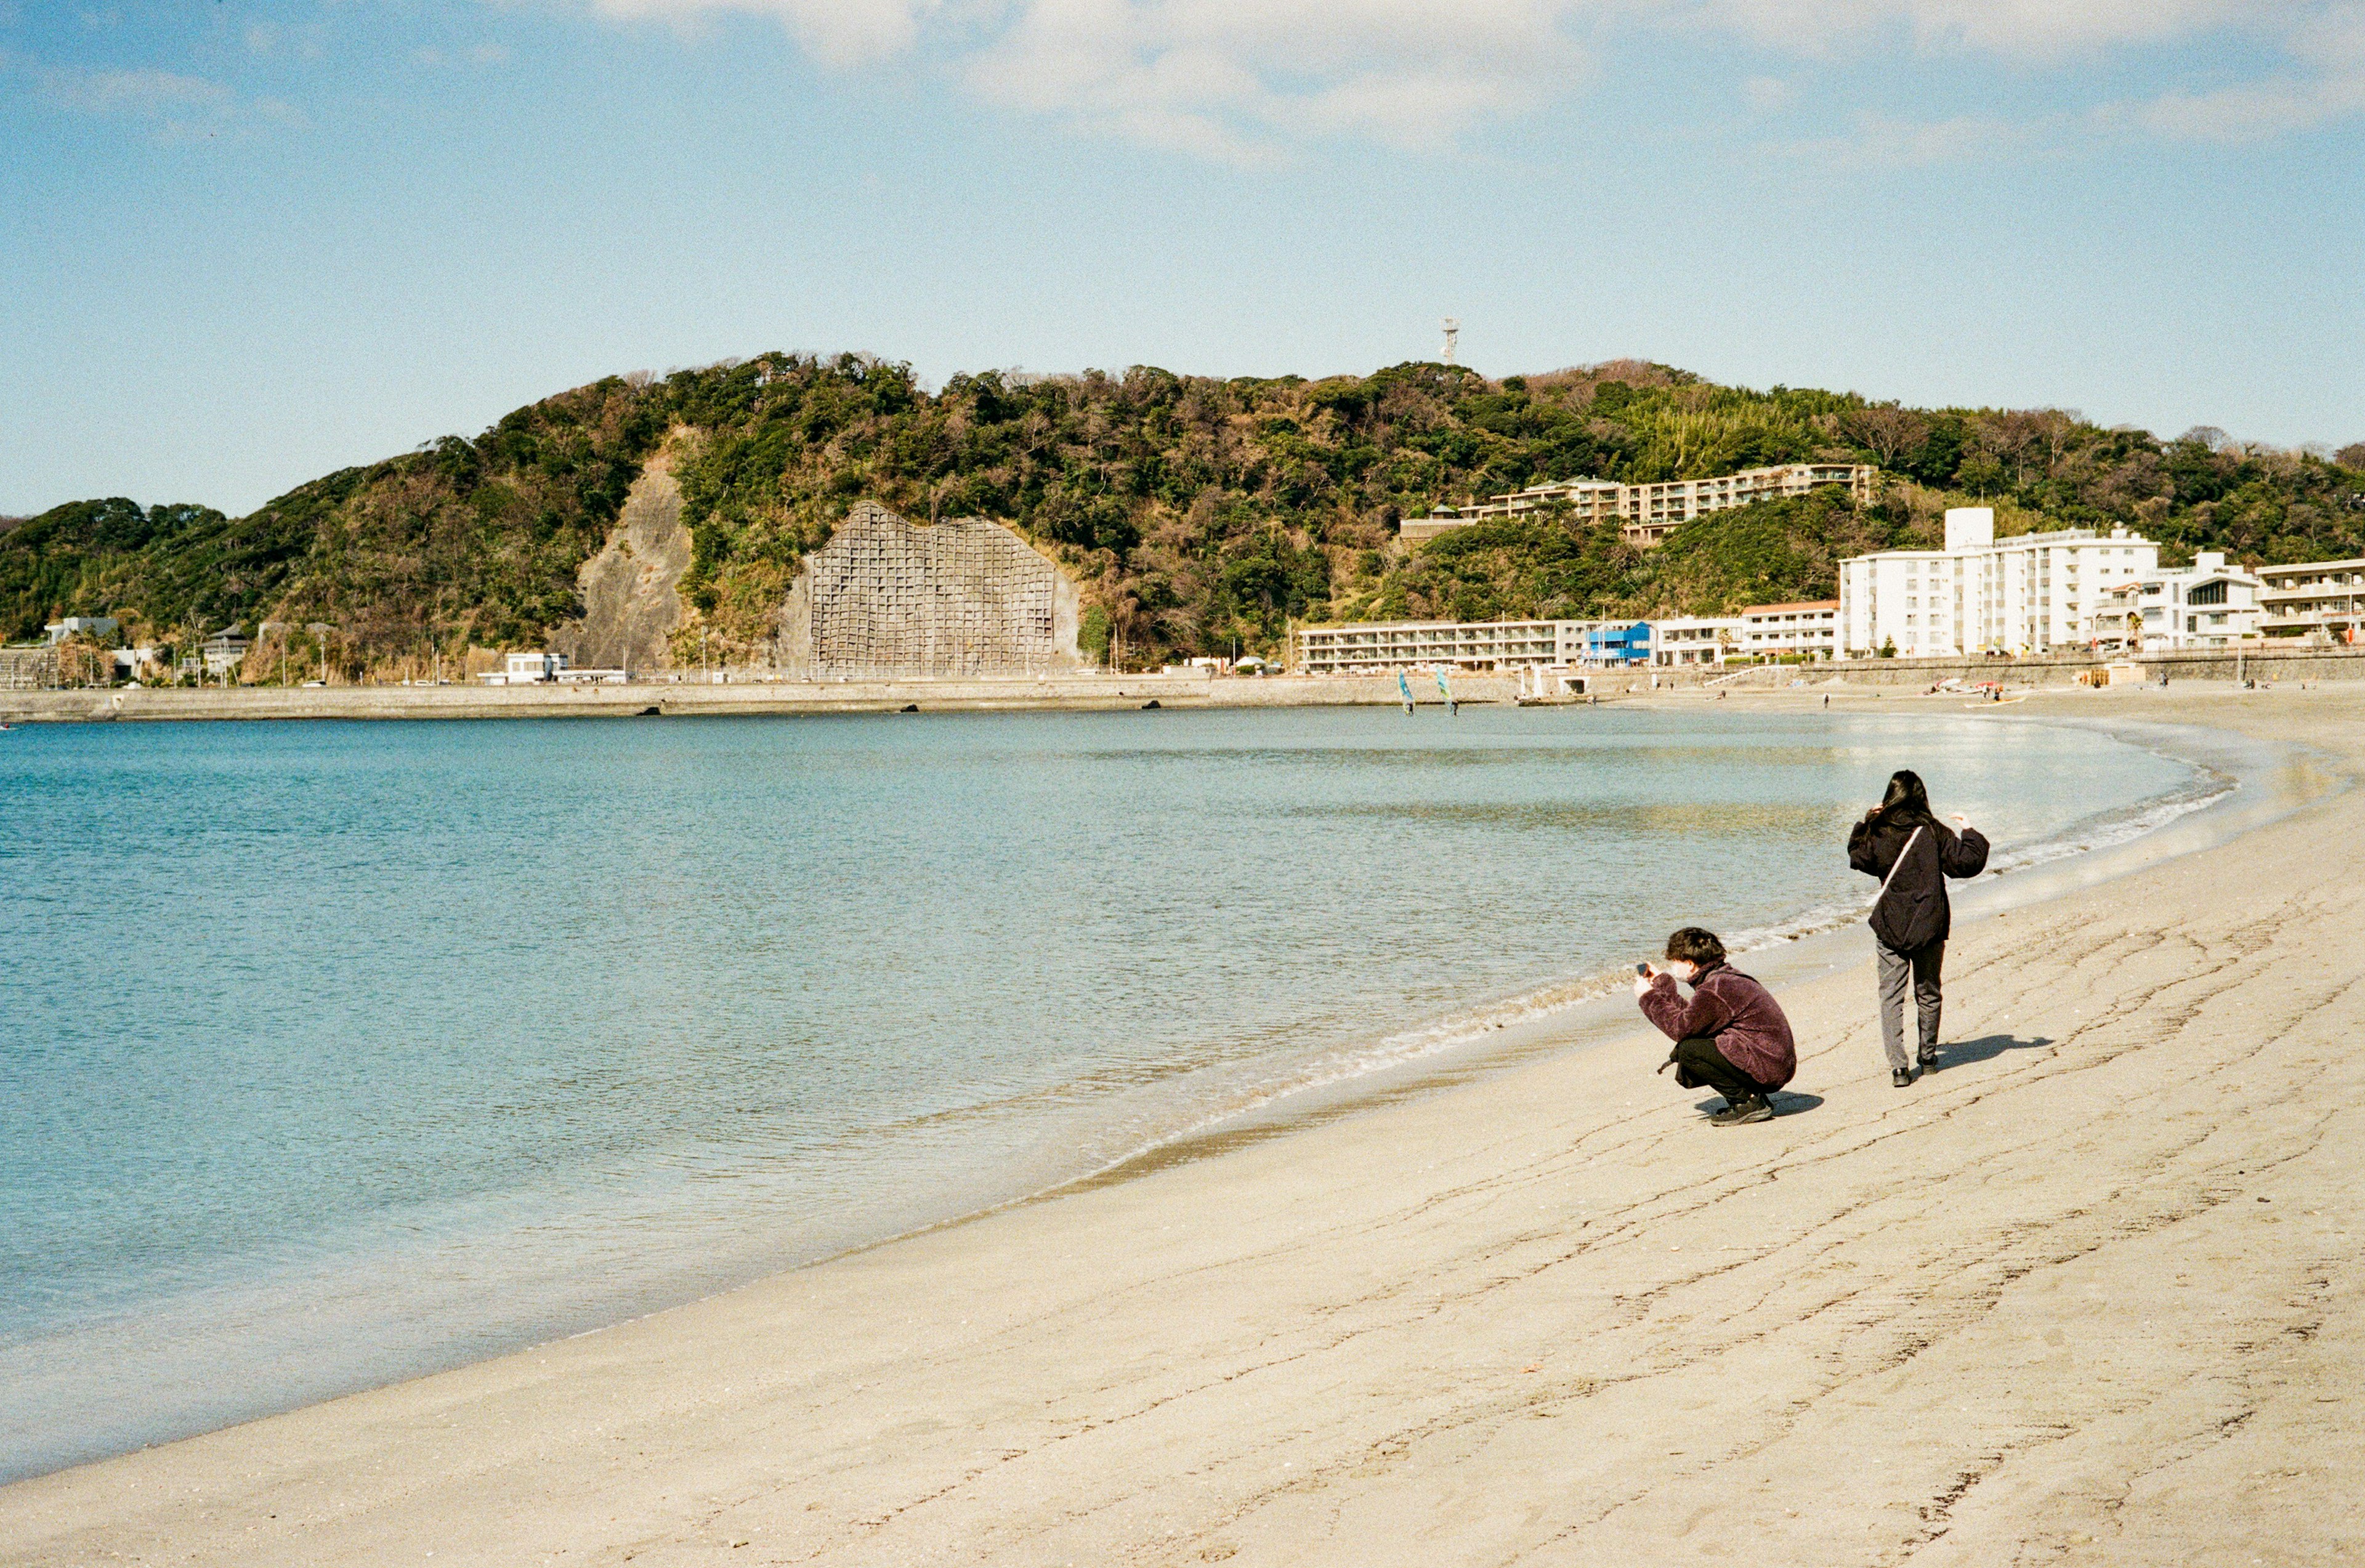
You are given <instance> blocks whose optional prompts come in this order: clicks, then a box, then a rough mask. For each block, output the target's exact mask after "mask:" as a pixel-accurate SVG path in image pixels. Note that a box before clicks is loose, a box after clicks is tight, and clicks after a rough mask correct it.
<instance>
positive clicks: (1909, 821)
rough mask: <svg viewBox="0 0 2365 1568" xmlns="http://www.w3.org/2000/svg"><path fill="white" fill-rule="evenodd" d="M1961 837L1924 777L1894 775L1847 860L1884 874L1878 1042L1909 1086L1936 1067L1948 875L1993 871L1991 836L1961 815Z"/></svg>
mask: <svg viewBox="0 0 2365 1568" xmlns="http://www.w3.org/2000/svg"><path fill="white" fill-rule="evenodd" d="M1955 821H1956V823H1960V824H1961V826H1962V832H1961V833H1959V834H1957V833H1956V832H1955V830H1954V829H1952V828H1949V827H1947V826H1946V825H1945V823H1941V822H1940V821H1939V820H1938V819H1937V818H1936V817H1934V816H1933V815H1932V814H1931V813H1930V791H1929V790H1926V789H1925V788H1923V787H1922V778H1921V776H1920V775H1918V774H1915V773H1911V772H1898V773H1894V774H1891V775H1890V776H1889V792H1888V794H1886V795H1885V796H1883V797H1882V798H1881V801H1880V804H1878V805H1877V806H1875V807H1873V808H1872V810H1870V811H1869V812H1866V813H1865V814H1864V820H1863V821H1862V822H1860V823H1856V824H1855V827H1854V828H1852V829H1850V830H1849V832H1848V864H1849V865H1851V866H1853V867H1855V868H1856V869H1857V870H1859V871H1861V872H1863V873H1864V874H1865V875H1866V876H1867V877H1878V878H1879V879H1881V882H1880V892H1879V893H1878V895H1877V896H1876V897H1875V898H1874V899H1873V901H1872V914H1871V921H1872V935H1873V943H1874V946H1875V947H1876V948H1877V951H1878V954H1879V959H1880V1044H1881V1048H1882V1049H1883V1050H1885V1051H1887V1052H1888V1053H1889V1081H1890V1082H1891V1083H1893V1084H1895V1085H1896V1086H1897V1087H1898V1088H1900V1089H1903V1088H1906V1087H1908V1086H1910V1085H1911V1083H1912V1081H1913V1080H1914V1077H1915V1073H1914V1065H1915V1062H1918V1064H1919V1066H1920V1068H1921V1070H1922V1071H1923V1072H1934V1071H1936V1070H1937V1067H1938V1003H1939V993H1938V970H1939V966H1940V965H1941V964H1942V963H1943V962H1944V961H1945V957H1946V934H1947V932H1948V931H1950V930H1951V929H1953V926H1954V910H1953V908H1952V907H1951V906H1950V905H1949V904H1948V903H1947V902H1946V879H1947V878H1949V877H1976V876H1978V874H1979V873H1980V872H1981V871H1982V870H1985V869H1986V868H1987V863H1988V841H1987V840H1986V838H1984V837H1983V836H1981V834H1980V833H1979V830H1978V829H1977V828H1975V827H1973V826H1972V825H1971V824H1970V822H1969V819H1967V818H1966V817H1964V816H1962V815H1960V814H1959V813H1958V814H1957V815H1956V817H1955ZM1909 979H1910V980H1911V981H1912V985H1913V1005H1914V1009H1915V1012H1916V1014H1917V1022H1918V1025H1919V1035H1920V1047H1921V1048H1920V1050H1919V1052H1918V1053H1917V1055H1916V1058H1915V1062H1909V1061H1908V1060H1907V1059H1906V1056H1905V987H1906V981H1907V980H1909Z"/></svg>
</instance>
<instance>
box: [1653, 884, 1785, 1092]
mask: <svg viewBox="0 0 2365 1568" xmlns="http://www.w3.org/2000/svg"><path fill="white" fill-rule="evenodd" d="M1666 963H1667V967H1666V968H1665V969H1648V966H1645V969H1648V972H1647V973H1644V974H1638V975H1636V976H1635V977H1634V999H1635V1000H1636V1001H1637V1002H1641V1003H1642V1016H1643V1017H1645V1018H1648V1019H1649V1020H1650V1021H1651V1022H1652V1023H1653V1025H1657V1027H1658V1030H1659V1033H1661V1034H1663V1035H1664V1036H1667V1038H1669V1039H1671V1040H1673V1041H1675V1042H1676V1048H1675V1049H1674V1050H1673V1051H1671V1052H1669V1053H1668V1055H1667V1059H1666V1061H1665V1062H1663V1063H1661V1064H1660V1070H1661V1071H1663V1072H1664V1071H1665V1070H1666V1069H1667V1067H1668V1066H1669V1065H1670V1064H1672V1065H1673V1066H1674V1068H1675V1070H1676V1082H1677V1083H1680V1084H1682V1085H1683V1086H1684V1087H1685V1088H1687V1089H1713V1090H1715V1091H1716V1092H1718V1093H1720V1094H1721V1095H1723V1096H1724V1101H1725V1104H1724V1109H1723V1110H1721V1111H1719V1112H1718V1113H1717V1114H1714V1115H1712V1116H1710V1117H1709V1123H1710V1125H1712V1126H1720V1127H1737V1126H1743V1124H1745V1123H1749V1122H1764V1121H1770V1120H1771V1119H1772V1118H1773V1115H1774V1106H1773V1103H1772V1102H1770V1101H1768V1100H1767V1099H1766V1098H1765V1095H1766V1092H1767V1091H1769V1090H1774V1089H1779V1088H1781V1087H1782V1085H1784V1084H1786V1083H1788V1082H1789V1081H1790V1080H1791V1078H1792V1077H1793V1076H1794V1075H1796V1074H1797V1072H1798V1070H1799V1051H1798V1047H1796V1046H1795V1045H1794V1044H1793V1043H1792V1042H1791V1039H1790V1020H1789V1019H1788V1018H1787V1017H1785V1016H1783V1014H1782V1007H1781V1004H1780V1003H1779V1002H1776V1001H1775V1000H1774V993H1773V992H1772V991H1767V990H1766V989H1765V987H1764V986H1762V985H1760V984H1758V983H1757V981H1756V980H1753V979H1752V978H1750V977H1749V976H1747V975H1744V974H1743V973H1742V972H1741V971H1740V970H1739V969H1733V968H1732V966H1730V965H1729V964H1727V963H1726V962H1725V961H1724V944H1723V943H1722V942H1721V941H1719V940H1718V939H1717V935H1716V933H1714V932H1713V931H1703V930H1701V929H1700V928H1699V927H1698V926H1697V925H1687V926H1685V927H1684V928H1683V929H1682V930H1681V931H1678V932H1676V934H1675V935H1672V936H1670V937H1668V938H1667V955H1666ZM1677 980H1682V981H1683V982H1685V983H1686V984H1687V985H1689V986H1690V987H1691V988H1692V994H1691V997H1690V1000H1688V1001H1687V1000H1686V999H1685V997H1684V994H1683V992H1682V991H1678V990H1677V989H1676V981H1677Z"/></svg>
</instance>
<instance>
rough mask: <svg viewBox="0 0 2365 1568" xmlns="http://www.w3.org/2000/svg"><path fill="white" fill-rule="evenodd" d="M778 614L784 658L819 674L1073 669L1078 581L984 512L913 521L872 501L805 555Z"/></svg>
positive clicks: (1076, 658)
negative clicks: (983, 515)
mask: <svg viewBox="0 0 2365 1568" xmlns="http://www.w3.org/2000/svg"><path fill="white" fill-rule="evenodd" d="M804 566H805V569H804V571H803V572H802V573H801V574H800V575H799V577H798V578H797V581H796V585H795V587H794V588H793V589H792V590H791V592H790V596H789V602H788V604H787V605H786V606H785V607H784V609H783V611H782V614H781V621H780V625H781V639H780V641H781V646H782V652H783V654H784V655H785V662H787V663H788V664H789V665H790V666H792V667H793V666H802V667H803V669H804V670H805V671H806V672H807V673H810V674H812V675H815V676H824V677H826V676H835V675H845V676H868V675H1028V674H1038V673H1049V672H1053V671H1057V670H1063V669H1072V668H1075V667H1076V666H1078V665H1079V664H1080V663H1081V662H1082V660H1081V659H1080V657H1079V656H1078V654H1077V651H1076V633H1077V629H1078V626H1079V624H1080V623H1081V619H1082V617H1081V613H1080V612H1081V608H1082V606H1081V601H1080V599H1078V596H1077V593H1076V588H1075V585H1074V584H1073V583H1071V582H1070V581H1069V580H1068V578H1067V577H1066V576H1065V575H1064V574H1063V573H1061V572H1060V571H1059V568H1058V567H1057V566H1053V565H1052V564H1051V563H1050V562H1049V561H1048V560H1045V559H1044V558H1043V557H1042V556H1041V555H1038V554H1036V553H1035V551H1034V550H1033V549H1032V548H1031V547H1030V546H1029V545H1028V544H1027V543H1026V541H1025V540H1023V539H1021V538H1019V537H1018V535H1017V534H1015V533H1013V532H1011V531H1010V530H1008V529H1006V528H1004V527H1003V526H1002V525H1001V524H999V523H994V522H988V521H984V520H983V519H981V518H973V517H970V518H959V519H956V520H953V521H946V522H935V523H927V522H912V521H907V520H905V519H903V518H902V517H899V516H897V515H896V514H895V513H893V512H891V511H889V510H887V509H886V508H885V507H882V506H879V505H877V504H876V503H874V502H869V501H865V502H862V503H861V504H859V505H857V507H855V509H854V510H852V511H851V512H849V513H848V514H847V515H846V521H844V522H842V523H840V524H839V525H838V526H837V529H836V532H835V533H833V534H832V535H831V537H830V542H829V543H827V544H826V545H824V547H823V548H821V549H819V550H817V551H815V552H813V554H811V555H809V556H807V557H806V558H805V563H804Z"/></svg>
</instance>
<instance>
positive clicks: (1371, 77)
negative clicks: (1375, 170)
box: [963, 0, 1587, 162]
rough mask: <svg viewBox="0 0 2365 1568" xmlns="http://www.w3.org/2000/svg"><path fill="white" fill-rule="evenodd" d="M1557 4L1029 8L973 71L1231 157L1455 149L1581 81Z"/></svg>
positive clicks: (1041, 98)
mask: <svg viewBox="0 0 2365 1568" xmlns="http://www.w3.org/2000/svg"><path fill="white" fill-rule="evenodd" d="M1557 9H1558V7H1557V6H1553V5H1552V4H1549V3H1546V0H1475V3H1473V4H1467V5H1463V6H1431V5H1426V4H1421V3H1418V0H1180V3H1178V0H1030V3H1029V4H1028V5H1026V7H1025V9H1024V10H1023V12H1022V13H1021V14H1020V15H1019V16H1018V17H1017V18H1016V20H1015V22H1014V24H1013V25H1012V26H1011V27H1010V28H1008V29H1007V30H1006V31H1005V32H1003V34H1002V35H1001V36H1000V38H999V39H996V40H994V41H993V42H992V44H991V45H990V46H989V47H987V48H985V49H984V50H981V51H980V52H979V53H977V54H975V55H973V56H971V57H970V58H969V59H968V61H967V62H966V63H965V65H964V68H963V74H964V76H965V78H966V80H967V81H968V82H969V84H970V86H971V87H972V89H974V90H975V91H976V92H977V93H978V94H979V95H981V96H982V97H984V98H986V99H988V100H989V101H992V102H996V103H1001V104H1005V105H1008V106H1013V107H1016V108H1021V109H1026V110H1028V111H1031V112H1034V113H1038V114H1043V115H1048V116H1053V117H1057V118H1065V119H1067V120H1070V121H1071V122H1073V123H1075V124H1077V125H1079V126H1082V127H1083V128H1085V129H1093V130H1104V131H1114V132H1116V133H1118V134H1122V135H1126V136H1129V137H1132V138H1133V139H1135V140H1141V141H1147V142H1150V143H1153V144H1155V145H1160V146H1166V147H1173V148H1179V149H1182V150H1184V151H1193V152H1198V153H1201V154H1204V155H1206V156H1210V157H1216V158H1222V159H1227V160H1230V161H1233V162H1262V161H1267V160H1270V159H1272V158H1273V157H1275V156H1276V155H1278V153H1279V151H1280V150H1281V149H1282V148H1283V147H1285V146H1286V145H1288V144H1291V143H1294V142H1297V141H1302V140H1314V139H1327V138H1338V137H1361V138H1369V139H1371V140H1378V141H1381V142H1384V143H1388V144H1391V145H1395V146H1400V147H1434V146H1442V145H1446V144H1448V143H1450V142H1452V140H1454V139H1455V138H1456V137H1458V136H1459V135H1461V134H1462V133H1463V131H1465V130H1467V129H1469V128H1470V127H1471V126H1472V125H1474V124H1475V123H1478V122H1480V121H1483V120H1486V119H1490V118H1502V117H1505V116H1508V115H1514V114H1518V113H1519V112H1521V111H1523V110H1525V109H1527V108H1530V107H1531V106H1534V105H1536V104H1537V103H1540V102H1541V101H1542V100H1544V99H1545V98H1548V97H1550V96H1551V95H1553V94H1554V93H1556V92H1559V91H1563V90H1565V89H1566V87H1567V86H1569V85H1571V84H1574V83H1575V82H1577V81H1579V80H1582V79H1583V77H1584V76H1585V74H1586V70H1587V65H1586V55H1585V53H1584V51H1583V50H1581V49H1580V48H1579V47H1578V46H1577V44H1576V43H1575V41H1574V40H1573V39H1571V38H1570V37H1568V36H1567V34H1566V33H1565V32H1564V30H1563V28H1562V27H1561V25H1560V20H1559V17H1557V15H1556V14H1555V13H1556V11H1557Z"/></svg>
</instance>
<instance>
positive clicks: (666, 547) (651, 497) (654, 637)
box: [550, 455, 689, 670]
mask: <svg viewBox="0 0 2365 1568" xmlns="http://www.w3.org/2000/svg"><path fill="white" fill-rule="evenodd" d="M687 570H689V529H687V528H685V527H683V526H682V521H681V487H680V486H678V485H677V484H675V483H674V478H673V472H672V469H671V467H670V465H668V463H667V459H666V458H665V457H664V456H662V455H660V456H657V457H656V458H653V459H651V460H650V462H649V465H648V466H647V467H646V468H644V469H643V470H642V471H641V476H640V477H639V478H638V479H636V480H634V481H633V488H632V491H631V493H630V494H628V495H627V496H626V497H625V498H624V510H622V512H621V513H620V514H618V516H617V519H616V526H615V527H614V528H613V529H611V530H610V531H609V533H608V543H607V545H606V546H605V547H604V548H603V549H601V550H600V553H599V554H597V555H594V556H592V557H591V559H589V560H588V561H586V562H585V563H584V564H583V571H582V574H581V576H580V577H579V578H578V579H577V580H578V581H579V582H581V584H582V585H583V619H582V620H580V621H577V622H571V623H570V624H568V625H566V626H562V627H560V628H559V629H558V631H557V632H556V633H555V634H554V635H553V636H552V637H551V639H550V647H551V651H552V652H553V653H559V654H565V655H566V658H567V662H568V663H570V664H573V665H576V666H594V667H598V668H602V669H615V668H625V669H633V670H654V669H663V668H666V667H667V666H669V665H670V664H671V663H672V660H671V659H670V658H669V657H668V656H667V651H666V635H667V633H669V632H671V631H672V630H673V629H674V628H675V627H677V626H678V625H680V624H681V621H682V613H683V607H682V601H681V577H682V573H684V572H685V571H687Z"/></svg>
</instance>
